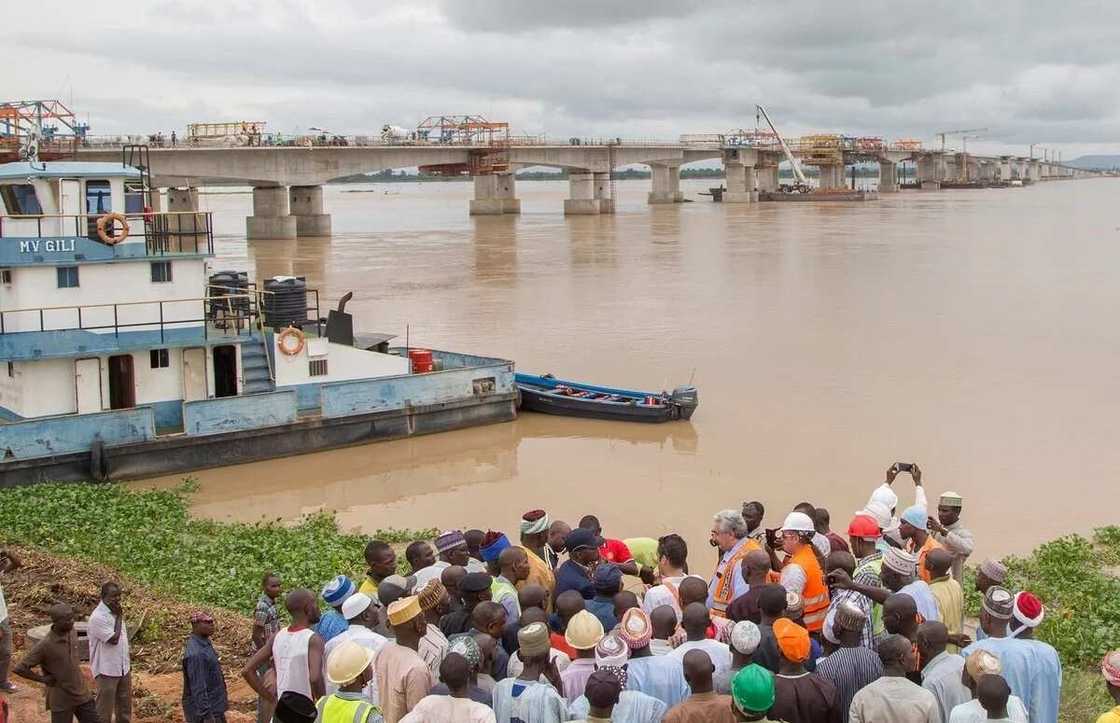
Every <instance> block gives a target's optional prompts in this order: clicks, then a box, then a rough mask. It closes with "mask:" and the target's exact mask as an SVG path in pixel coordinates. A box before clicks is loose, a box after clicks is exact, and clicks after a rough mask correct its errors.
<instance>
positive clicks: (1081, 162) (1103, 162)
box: [1066, 155, 1120, 171]
mask: <svg viewBox="0 0 1120 723" xmlns="http://www.w3.org/2000/svg"><path fill="white" fill-rule="evenodd" d="M1066 165H1067V166H1073V167H1074V168H1088V169H1091V170H1098V171H1111V170H1114V169H1118V168H1120V155H1098V156H1080V157H1078V158H1074V159H1073V160H1072V161H1067V162H1066Z"/></svg>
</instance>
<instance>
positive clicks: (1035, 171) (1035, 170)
mask: <svg viewBox="0 0 1120 723" xmlns="http://www.w3.org/2000/svg"><path fill="white" fill-rule="evenodd" d="M1029 173H1030V179H1031V180H1032V181H1041V180H1042V164H1041V163H1039V162H1038V161H1031V163H1030V166H1029Z"/></svg>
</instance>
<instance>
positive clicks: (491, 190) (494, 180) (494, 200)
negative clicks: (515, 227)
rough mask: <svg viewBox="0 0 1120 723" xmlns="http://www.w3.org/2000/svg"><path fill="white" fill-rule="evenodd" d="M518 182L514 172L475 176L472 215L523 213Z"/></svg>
mask: <svg viewBox="0 0 1120 723" xmlns="http://www.w3.org/2000/svg"><path fill="white" fill-rule="evenodd" d="M516 196H517V184H516V181H515V180H514V177H513V174H512V173H490V174H487V175H484V176H475V177H474V198H473V199H471V206H470V213H471V215H472V216H500V215H502V214H505V213H521V199H519V198H517V197H516Z"/></svg>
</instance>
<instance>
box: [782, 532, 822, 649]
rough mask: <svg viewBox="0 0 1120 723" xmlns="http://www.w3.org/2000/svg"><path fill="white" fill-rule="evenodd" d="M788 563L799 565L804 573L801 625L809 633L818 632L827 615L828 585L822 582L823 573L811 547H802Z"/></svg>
mask: <svg viewBox="0 0 1120 723" xmlns="http://www.w3.org/2000/svg"><path fill="white" fill-rule="evenodd" d="M790 563H792V564H794V565H800V566H801V569H802V570H804V571H805V591H804V592H803V593H802V595H801V602H802V605H803V607H804V612H803V613H802V616H803V619H802V623H804V625H805V629H806V630H808V631H809V632H811V633H815V632H820V631H821V629H822V628H824V619H825V616H826V615H828V585H826V584H825V582H824V573H823V572H821V565H820V563H819V562H817V556H816V553H814V551H813V546H812V545H804V546H802V548H801V549H800V550H798V551H797V552H795V553H794V554H793V557H791V558H790Z"/></svg>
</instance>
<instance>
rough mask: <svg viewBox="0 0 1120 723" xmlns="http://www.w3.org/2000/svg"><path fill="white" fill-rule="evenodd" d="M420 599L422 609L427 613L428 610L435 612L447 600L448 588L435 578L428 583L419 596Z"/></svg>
mask: <svg viewBox="0 0 1120 723" xmlns="http://www.w3.org/2000/svg"><path fill="white" fill-rule="evenodd" d="M417 597H419V598H420V609H421V610H424V611H425V612H427V611H428V610H435V609H436V608H437V607H439V604H440V603H441V602H443V601H444V600H445V599H446V598H447V588H446V587H444V586H443V583H442V582H440V581H439V578H435V577H433V578H432V579H431V580H429V581H428V584H427V585H425V586H424V587H423V588H422V589H421V590H420V594H419V595H417Z"/></svg>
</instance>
